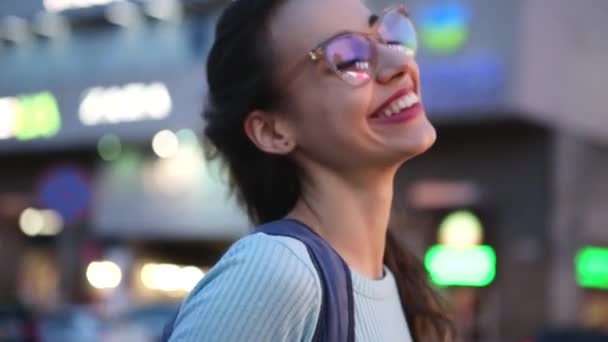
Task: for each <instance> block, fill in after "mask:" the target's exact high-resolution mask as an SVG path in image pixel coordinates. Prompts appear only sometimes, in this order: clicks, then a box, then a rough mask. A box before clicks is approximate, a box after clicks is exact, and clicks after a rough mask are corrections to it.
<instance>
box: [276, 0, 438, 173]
mask: <svg viewBox="0 0 608 342" xmlns="http://www.w3.org/2000/svg"><path fill="white" fill-rule="evenodd" d="M370 16H372V13H371V12H370V11H369V9H368V8H367V7H365V5H364V4H363V3H362V2H361V1H360V0H288V1H287V2H286V3H285V4H284V5H283V6H281V7H280V8H279V10H278V11H277V13H276V15H275V16H274V17H273V18H272V19H271V21H270V23H269V25H270V37H269V38H270V41H271V42H272V45H273V47H274V50H275V53H276V54H277V60H278V63H277V65H276V70H275V71H276V74H277V75H278V76H277V80H276V82H277V85H278V87H279V89H281V88H286V89H281V90H282V91H284V92H285V95H284V96H285V101H284V103H285V105H284V106H283V107H282V108H283V110H282V111H284V113H282V114H283V115H280V116H281V117H283V118H284V119H281V120H285V121H286V125H287V126H289V127H290V129H289V132H290V134H291V135H292V137H291V139H292V140H293V142H294V144H293V145H294V149H293V156H294V157H295V158H296V160H297V161H298V163H315V164H318V165H322V166H323V167H327V168H331V169H334V170H338V171H341V170H343V171H347V170H358V169H361V168H364V169H365V168H370V167H371V168H374V167H387V166H391V167H392V166H396V165H400V164H401V163H402V162H403V161H405V160H407V159H409V158H412V157H414V156H416V155H418V154H420V153H423V152H424V151H426V150H427V149H428V148H429V147H430V146H431V145H432V144H433V142H434V141H435V138H436V135H435V130H434V128H433V126H432V125H431V124H430V123H429V121H428V120H427V117H426V115H425V113H424V108H423V106H422V102H421V99H420V77H419V70H418V65H417V64H416V61H415V60H414V59H413V57H412V56H411V55H408V54H407V53H406V52H404V50H403V49H401V50H400V49H395V48H394V46H390V45H386V44H383V43H379V42H378V40H376V37H377V28H378V25H381V22H375V21H374V20H370ZM343 31H353V32H361V33H366V34H371V37H372V41H373V42H374V43H373V44H374V45H375V46H376V51H377V55H376V59H375V62H376V63H375V65H372V66H371V68H372V69H373V70H374V72H373V73H371V79H370V80H369V81H368V82H366V83H365V84H363V85H360V86H353V85H351V84H349V83H348V82H345V80H344V79H342V78H341V77H340V76H339V75H338V74H336V73H335V72H334V71H333V70H332V69H331V68H330V65H329V63H327V61H326V60H323V59H321V60H319V61H317V62H316V63H315V62H313V61H312V60H310V59H309V60H308V61H306V62H303V63H302V64H301V65H300V67H298V68H297V69H298V70H299V72H297V73H296V74H295V75H293V73H291V70H293V68H294V67H296V65H298V64H299V63H300V62H301V61H302V60H303V59H306V58H307V54H308V52H309V51H311V50H312V49H314V48H315V47H317V46H318V45H319V44H320V43H321V42H323V41H325V40H327V39H328V38H331V37H332V36H335V35H336V34H337V33H340V32H343ZM327 57H328V58H332V56H327ZM285 76H290V79H289V80H286V79H285ZM287 85H288V86H287ZM417 100H419V101H417ZM347 172H348V171H347Z"/></svg>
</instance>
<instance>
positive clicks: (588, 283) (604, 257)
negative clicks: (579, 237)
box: [575, 247, 608, 290]
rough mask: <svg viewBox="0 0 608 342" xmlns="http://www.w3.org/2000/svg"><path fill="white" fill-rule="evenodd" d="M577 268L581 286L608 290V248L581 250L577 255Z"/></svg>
mask: <svg viewBox="0 0 608 342" xmlns="http://www.w3.org/2000/svg"><path fill="white" fill-rule="evenodd" d="M575 266H576V281H577V283H578V284H579V286H581V287H584V288H595V289H604V290H608V248H606V247H604V248H602V247H585V248H583V249H581V250H580V251H579V252H578V253H577V255H576V260H575Z"/></svg>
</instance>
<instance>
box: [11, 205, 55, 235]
mask: <svg viewBox="0 0 608 342" xmlns="http://www.w3.org/2000/svg"><path fill="white" fill-rule="evenodd" d="M19 227H20V228H21V231H22V232H23V233H24V234H25V235H27V236H31V237H34V236H54V235H57V234H59V233H60V232H61V231H62V230H63V218H62V217H61V215H60V214H59V213H58V212H56V211H55V210H38V209H34V208H27V209H25V210H24V211H23V212H22V213H21V215H20V216H19Z"/></svg>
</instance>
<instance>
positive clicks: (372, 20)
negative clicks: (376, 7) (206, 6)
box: [369, 14, 379, 27]
mask: <svg viewBox="0 0 608 342" xmlns="http://www.w3.org/2000/svg"><path fill="white" fill-rule="evenodd" d="M378 19H379V17H378V16H377V15H376V14H372V15H370V16H369V26H370V27H371V26H374V24H375V23H376V22H377V21H378Z"/></svg>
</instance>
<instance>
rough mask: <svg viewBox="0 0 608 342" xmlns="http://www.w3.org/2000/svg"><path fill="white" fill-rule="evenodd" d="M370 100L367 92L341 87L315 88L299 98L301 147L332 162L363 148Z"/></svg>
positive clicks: (298, 120) (298, 123)
mask: <svg viewBox="0 0 608 342" xmlns="http://www.w3.org/2000/svg"><path fill="white" fill-rule="evenodd" d="M338 82H342V81H340V80H338ZM371 98H372V96H371V94H370V92H369V90H365V89H361V88H360V89H354V88H350V87H347V86H344V85H342V84H332V86H328V87H315V88H314V90H313V89H310V91H308V92H307V94H306V95H305V96H304V94H301V96H299V97H298V99H299V101H298V102H299V103H298V104H297V107H298V108H299V110H298V112H299V113H300V114H298V115H297V122H296V125H297V127H296V129H297V130H298V136H299V144H300V145H301V147H302V148H303V149H305V150H308V151H309V152H311V153H312V152H313V151H315V154H317V153H318V154H327V156H325V157H328V156H329V155H331V157H333V158H336V157H337V156H336V155H337V154H338V155H339V154H348V153H349V152H354V150H357V149H358V148H361V147H362V145H365V144H366V136H367V134H366V133H365V130H366V127H367V124H366V120H367V115H368V114H369V113H370V112H371V110H372V108H371V105H370V103H371ZM357 146H359V147H357ZM350 154H352V153H350ZM319 157H321V156H319ZM323 159H325V158H323Z"/></svg>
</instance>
